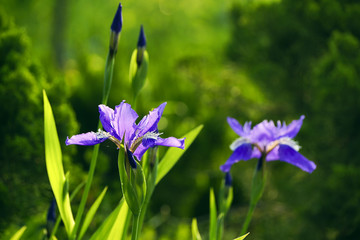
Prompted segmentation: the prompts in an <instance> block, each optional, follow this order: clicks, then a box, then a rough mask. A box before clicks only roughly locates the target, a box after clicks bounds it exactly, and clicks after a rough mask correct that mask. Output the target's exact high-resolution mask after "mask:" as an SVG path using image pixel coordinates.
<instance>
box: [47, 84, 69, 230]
mask: <svg viewBox="0 0 360 240" xmlns="http://www.w3.org/2000/svg"><path fill="white" fill-rule="evenodd" d="M43 96H44V135H45V157H46V169H47V173H48V176H49V181H50V185H51V188H52V191H53V193H54V196H55V199H56V203H57V205H58V208H59V212H60V215H61V219H62V220H63V222H64V225H65V229H66V232H67V233H68V235H70V234H71V232H72V229H73V227H74V224H75V221H74V217H73V215H72V211H71V206H70V197H69V193H68V191H66V184H65V181H66V179H65V175H64V168H63V164H62V154H61V148H60V143H59V137H58V134H57V131H56V125H55V120H54V115H53V112H52V109H51V105H50V102H49V100H48V98H47V96H46V92H45V90H44V91H43ZM64 190H65V191H64Z"/></svg>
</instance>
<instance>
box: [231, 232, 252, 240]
mask: <svg viewBox="0 0 360 240" xmlns="http://www.w3.org/2000/svg"><path fill="white" fill-rule="evenodd" d="M249 234H250V233H247V234H245V235H242V236H241V237H238V238H235V239H234V240H243V239H245V238H246V236H247V235H249Z"/></svg>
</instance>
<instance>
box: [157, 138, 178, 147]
mask: <svg viewBox="0 0 360 240" xmlns="http://www.w3.org/2000/svg"><path fill="white" fill-rule="evenodd" d="M155 145H158V146H166V147H177V148H181V149H184V147H185V138H181V139H177V138H175V137H168V138H158V139H156V141H155Z"/></svg>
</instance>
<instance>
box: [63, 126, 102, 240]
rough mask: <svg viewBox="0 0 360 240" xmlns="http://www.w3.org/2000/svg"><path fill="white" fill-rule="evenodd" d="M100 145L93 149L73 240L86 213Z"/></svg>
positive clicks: (72, 236) (72, 234)
mask: <svg viewBox="0 0 360 240" xmlns="http://www.w3.org/2000/svg"><path fill="white" fill-rule="evenodd" d="M98 128H101V123H100V122H99V124H98ZM99 147H100V145H99V144H97V145H95V147H94V151H93V154H92V158H91V163H90V169H89V174H88V179H87V181H86V185H85V189H84V193H83V195H82V198H81V201H80V205H79V209H78V212H77V214H76V218H75V226H74V229H73V231H72V233H71V237H70V239H71V240H73V239H75V238H76V234H77V230H78V229H79V226H80V222H81V218H82V215H83V213H84V209H85V204H86V201H87V198H88V196H89V191H90V187H91V183H92V180H93V178H94V173H95V168H96V162H97V157H98V154H99Z"/></svg>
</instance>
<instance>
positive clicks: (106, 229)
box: [90, 198, 130, 240]
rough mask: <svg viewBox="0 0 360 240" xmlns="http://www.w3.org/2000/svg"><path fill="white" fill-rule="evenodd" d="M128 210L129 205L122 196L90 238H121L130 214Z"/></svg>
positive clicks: (98, 239)
mask: <svg viewBox="0 0 360 240" xmlns="http://www.w3.org/2000/svg"><path fill="white" fill-rule="evenodd" d="M128 212H129V207H128V205H127V204H126V201H125V200H124V198H122V199H121V201H120V203H119V205H118V206H117V207H116V208H115V209H114V211H113V212H112V213H111V214H110V215H109V216H108V217H107V218H106V220H105V221H104V223H103V224H102V225H101V226H100V227H99V228H98V230H97V231H96V232H95V233H94V234H93V236H92V237H91V238H90V240H106V239H109V240H112V239H122V236H123V235H124V230H125V229H126V227H127V224H126V223H127V222H128V221H127V220H128V217H129V216H130V215H129V214H128Z"/></svg>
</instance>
